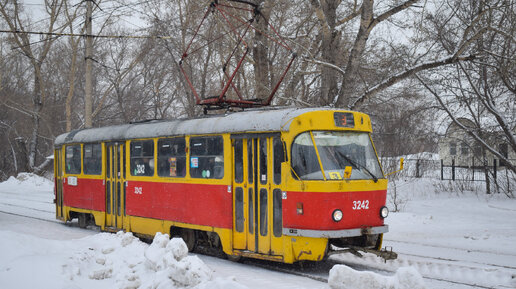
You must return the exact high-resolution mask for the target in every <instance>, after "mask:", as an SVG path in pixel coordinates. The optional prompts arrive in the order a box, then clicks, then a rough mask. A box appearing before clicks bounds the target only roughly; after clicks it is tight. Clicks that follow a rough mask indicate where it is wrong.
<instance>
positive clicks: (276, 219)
mask: <svg viewBox="0 0 516 289" xmlns="http://www.w3.org/2000/svg"><path fill="white" fill-rule="evenodd" d="M281 195H282V193H281V190H280V189H274V191H272V198H273V206H272V209H273V211H272V220H273V224H272V225H273V231H274V236H275V237H281V235H282V234H283V232H282V231H283V213H282V201H283V199H282V196H281Z"/></svg>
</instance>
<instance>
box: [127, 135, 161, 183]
mask: <svg viewBox="0 0 516 289" xmlns="http://www.w3.org/2000/svg"><path fill="white" fill-rule="evenodd" d="M149 142H150V143H152V146H151V147H152V152H151V155H150V156H149V155H144V151H145V149H144V143H149ZM137 143H140V144H141V153H140V155H138V156H135V155H134V150H135V148H134V147H133V145H134V146H136V144H137ZM155 146H156V142H155V141H154V139H142V140H131V141H130V143H129V170H130V173H131V176H133V177H153V176H154V175H155V172H156V166H155V164H156V160H155V152H156V148H155ZM136 160H141V161H142V163H141V164H138V167H135V163H136ZM146 160H148V162H146ZM147 167H148V168H149V169H150V174H147V173H145V171H147ZM135 169H136V170H135ZM142 170H143V173H142V174H140V172H141V171H142Z"/></svg>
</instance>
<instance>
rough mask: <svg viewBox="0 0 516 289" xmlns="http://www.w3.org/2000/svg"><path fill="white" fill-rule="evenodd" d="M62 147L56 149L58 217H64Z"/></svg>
mask: <svg viewBox="0 0 516 289" xmlns="http://www.w3.org/2000/svg"><path fill="white" fill-rule="evenodd" d="M61 151H62V149H61V148H59V149H56V150H55V151H54V162H55V165H54V168H55V170H56V172H55V190H56V218H57V219H63V163H62V154H61Z"/></svg>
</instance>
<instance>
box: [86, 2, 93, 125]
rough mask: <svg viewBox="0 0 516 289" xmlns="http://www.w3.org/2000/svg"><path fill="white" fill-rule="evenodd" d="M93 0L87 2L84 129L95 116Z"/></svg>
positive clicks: (90, 123)
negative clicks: (92, 78)
mask: <svg viewBox="0 0 516 289" xmlns="http://www.w3.org/2000/svg"><path fill="white" fill-rule="evenodd" d="M92 4H93V0H86V57H85V58H86V83H85V90H86V91H85V95H84V110H85V111H84V127H86V128H90V127H91V126H92V120H91V116H92V114H93V104H92V103H93V100H92V99H93V96H92V94H93V89H92V84H91V82H92V81H91V71H92V63H91V62H92V54H93V35H92V32H91V30H92V29H91V18H92V10H93V7H92V6H93V5H92Z"/></svg>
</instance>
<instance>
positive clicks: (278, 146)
mask: <svg viewBox="0 0 516 289" xmlns="http://www.w3.org/2000/svg"><path fill="white" fill-rule="evenodd" d="M273 151H274V160H273V165H274V166H273V169H274V183H275V184H277V185H279V184H281V163H282V162H284V161H285V151H284V147H283V142H282V141H281V139H280V138H278V137H275V138H274V140H273Z"/></svg>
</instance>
